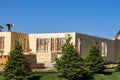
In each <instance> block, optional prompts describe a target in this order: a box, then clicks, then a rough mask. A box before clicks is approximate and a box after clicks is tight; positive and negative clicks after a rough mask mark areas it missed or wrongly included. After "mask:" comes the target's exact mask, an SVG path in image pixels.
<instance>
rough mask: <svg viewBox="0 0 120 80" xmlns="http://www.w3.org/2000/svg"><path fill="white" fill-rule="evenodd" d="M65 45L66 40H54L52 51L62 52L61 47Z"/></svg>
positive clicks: (52, 40) (52, 41)
mask: <svg viewBox="0 0 120 80" xmlns="http://www.w3.org/2000/svg"><path fill="white" fill-rule="evenodd" d="M63 44H64V38H52V39H51V51H52V52H58V53H60V52H61V46H62V45H63Z"/></svg>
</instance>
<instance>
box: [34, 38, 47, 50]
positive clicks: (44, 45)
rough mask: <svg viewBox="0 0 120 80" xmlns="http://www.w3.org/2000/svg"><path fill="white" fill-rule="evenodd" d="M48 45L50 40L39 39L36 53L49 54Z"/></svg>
mask: <svg viewBox="0 0 120 80" xmlns="http://www.w3.org/2000/svg"><path fill="white" fill-rule="evenodd" d="M48 43H49V39H47V38H45V39H43V38H38V39H37V45H36V51H37V52H48Z"/></svg>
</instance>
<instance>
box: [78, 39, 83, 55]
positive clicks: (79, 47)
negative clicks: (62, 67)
mask: <svg viewBox="0 0 120 80" xmlns="http://www.w3.org/2000/svg"><path fill="white" fill-rule="evenodd" d="M81 45H82V39H81V38H78V52H79V53H81Z"/></svg>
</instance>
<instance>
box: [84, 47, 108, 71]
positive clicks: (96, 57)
mask: <svg viewBox="0 0 120 80" xmlns="http://www.w3.org/2000/svg"><path fill="white" fill-rule="evenodd" d="M85 66H86V68H87V69H88V70H89V71H90V72H92V73H102V72H103V71H104V70H105V68H106V67H105V62H104V60H103V59H102V56H101V53H100V50H99V49H98V47H97V46H92V47H91V48H90V50H89V52H88V55H87V56H86V58H85Z"/></svg>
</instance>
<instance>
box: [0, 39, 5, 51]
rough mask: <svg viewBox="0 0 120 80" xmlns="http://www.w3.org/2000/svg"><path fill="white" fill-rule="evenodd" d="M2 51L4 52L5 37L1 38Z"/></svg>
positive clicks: (0, 49) (0, 46) (0, 47)
mask: <svg viewBox="0 0 120 80" xmlns="http://www.w3.org/2000/svg"><path fill="white" fill-rule="evenodd" d="M0 51H2V52H3V51H4V37H0Z"/></svg>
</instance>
